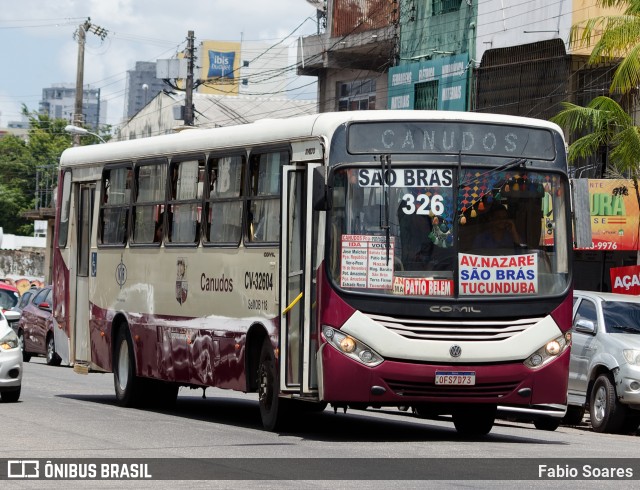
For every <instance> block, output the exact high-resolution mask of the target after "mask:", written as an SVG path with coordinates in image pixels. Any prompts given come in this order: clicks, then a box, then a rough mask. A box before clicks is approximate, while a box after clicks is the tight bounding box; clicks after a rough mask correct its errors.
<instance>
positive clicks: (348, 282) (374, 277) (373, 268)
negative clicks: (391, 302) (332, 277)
mask: <svg viewBox="0 0 640 490" xmlns="http://www.w3.org/2000/svg"><path fill="white" fill-rule="evenodd" d="M389 247H390V248H389V253H388V257H389V261H388V263H387V238H386V237H384V236H370V235H342V254H341V261H340V287H343V288H370V289H391V288H393V257H394V255H393V249H394V237H391V239H390V242H389Z"/></svg>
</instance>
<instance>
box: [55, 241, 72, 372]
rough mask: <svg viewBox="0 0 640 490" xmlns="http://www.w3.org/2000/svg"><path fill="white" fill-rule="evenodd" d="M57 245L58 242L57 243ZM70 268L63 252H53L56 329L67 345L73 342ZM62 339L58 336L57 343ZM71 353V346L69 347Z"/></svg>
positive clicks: (69, 360) (68, 360) (68, 361)
mask: <svg viewBox="0 0 640 490" xmlns="http://www.w3.org/2000/svg"><path fill="white" fill-rule="evenodd" d="M56 243H57V242H56ZM68 284H69V268H68V267H67V266H66V264H65V262H64V258H63V256H62V252H61V251H60V249H58V248H57V247H56V248H55V249H54V252H53V305H54V310H53V316H54V318H55V320H56V324H57V325H56V328H57V329H58V330H59V332H58V333H60V332H61V333H62V338H64V339H66V342H67V344H69V343H70V340H71V324H70V321H69V314H70V302H69V288H68ZM59 338H60V337H59V336H58V335H56V343H58V342H59V340H58V339H59ZM66 351H67V352H69V345H67V349H66ZM63 361H66V362H65V364H67V363H70V362H72V359H66V360H65V359H63Z"/></svg>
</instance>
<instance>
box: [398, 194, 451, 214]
mask: <svg viewBox="0 0 640 490" xmlns="http://www.w3.org/2000/svg"><path fill="white" fill-rule="evenodd" d="M402 200H403V201H404V206H402V211H403V212H404V214H418V215H427V214H429V213H433V214H434V215H435V216H440V215H441V214H442V213H444V202H443V197H442V196H441V195H440V194H436V195H434V196H432V197H431V198H430V197H429V196H427V195H426V194H418V195H417V196H414V195H413V194H405V195H404V196H402Z"/></svg>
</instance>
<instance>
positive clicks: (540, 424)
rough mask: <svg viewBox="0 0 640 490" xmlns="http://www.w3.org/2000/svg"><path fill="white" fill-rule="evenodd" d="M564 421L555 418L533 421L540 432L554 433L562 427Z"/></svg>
mask: <svg viewBox="0 0 640 490" xmlns="http://www.w3.org/2000/svg"><path fill="white" fill-rule="evenodd" d="M561 420H562V419H557V418H554V417H544V418H541V419H537V420H534V421H533V425H534V426H535V428H536V429H538V430H548V431H551V432H553V431H554V430H556V429H557V428H558V427H560V422H561Z"/></svg>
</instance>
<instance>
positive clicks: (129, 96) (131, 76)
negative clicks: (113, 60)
mask: <svg viewBox="0 0 640 490" xmlns="http://www.w3.org/2000/svg"><path fill="white" fill-rule="evenodd" d="M164 88H165V84H164V82H163V81H162V80H160V79H159V78H156V63H155V62H154V61H136V66H135V68H134V69H133V70H128V71H127V85H126V87H125V93H124V98H125V107H124V118H125V119H130V118H131V117H133V115H134V114H136V113H137V112H138V111H139V110H140V109H142V108H143V107H144V106H146V105H147V103H149V101H151V100H153V98H154V97H155V96H156V95H158V94H159V93H160V92H162V90H163V89H164Z"/></svg>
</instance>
